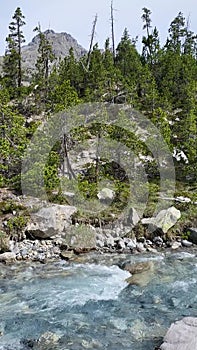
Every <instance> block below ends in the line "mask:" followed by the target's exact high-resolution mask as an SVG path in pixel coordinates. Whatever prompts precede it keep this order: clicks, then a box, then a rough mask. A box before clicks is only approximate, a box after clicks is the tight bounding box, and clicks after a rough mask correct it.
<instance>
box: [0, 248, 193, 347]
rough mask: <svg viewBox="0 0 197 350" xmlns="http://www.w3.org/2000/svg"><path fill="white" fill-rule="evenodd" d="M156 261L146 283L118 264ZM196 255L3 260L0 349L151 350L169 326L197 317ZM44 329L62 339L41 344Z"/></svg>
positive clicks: (0, 296) (0, 300)
mask: <svg viewBox="0 0 197 350" xmlns="http://www.w3.org/2000/svg"><path fill="white" fill-rule="evenodd" d="M127 260H128V261H131V262H133V263H135V262H138V261H146V260H152V261H153V263H154V267H155V268H154V273H153V275H152V276H151V280H150V282H149V283H148V284H147V285H146V286H143V287H140V286H133V285H128V284H127V282H126V281H125V280H126V279H127V277H129V276H130V274H129V273H128V272H126V271H123V270H121V269H120V268H119V267H118V266H117V264H118V263H120V261H127ZM196 282H197V258H196V256H195V254H189V253H184V252H183V253H176V254H172V253H169V254H166V255H163V254H158V255H155V256H149V255H143V256H140V255H136V256H133V255H130V256H121V255H117V256H113V257H109V256H105V257H102V256H94V255H92V257H91V259H89V262H87V263H83V264H82V263H75V264H74V263H72V264H69V263H67V262H58V263H50V264H47V265H42V264H40V265H39V264H31V265H30V264H24V263H23V264H19V265H15V266H12V267H9V266H4V265H1V271H0V334H2V335H1V336H0V350H19V349H20V350H27V349H30V348H31V349H32V348H33V349H39V350H40V349H43V350H55V349H57V350H68V349H69V350H80V349H108V350H116V349H117V350H154V348H155V347H156V346H158V345H159V344H161V341H162V337H163V335H164V334H165V333H166V330H167V328H168V327H169V325H170V323H171V322H173V321H175V320H177V319H180V318H182V317H184V316H190V315H191V316H196V315H197V293H196V292H197V287H196ZM45 332H53V333H55V334H56V335H57V337H58V339H59V340H58V341H57V342H54V343H53V344H48V345H47V346H46V344H45V346H44V347H42V346H43V345H42V344H39V343H36V342H35V341H34V340H36V339H38V338H39V337H40V336H41V335H42V334H43V333H45Z"/></svg>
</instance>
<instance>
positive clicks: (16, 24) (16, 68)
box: [3, 7, 25, 94]
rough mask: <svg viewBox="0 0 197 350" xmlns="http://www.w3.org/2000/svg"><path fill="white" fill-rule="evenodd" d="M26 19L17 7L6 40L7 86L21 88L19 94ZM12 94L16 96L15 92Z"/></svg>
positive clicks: (4, 62) (4, 65)
mask: <svg viewBox="0 0 197 350" xmlns="http://www.w3.org/2000/svg"><path fill="white" fill-rule="evenodd" d="M24 18H25V17H24V15H23V14H22V11H21V9H20V7H17V9H16V11H15V13H14V15H13V17H12V19H13V21H12V22H11V23H10V25H9V30H10V34H9V35H8V37H7V38H6V42H7V48H6V51H5V56H4V60H3V75H4V78H5V85H6V87H8V88H10V87H11V88H12V89H16V88H19V90H18V93H19V94H20V88H21V86H22V78H23V73H22V67H21V62H22V56H21V47H22V44H23V43H24V42H25V38H24V35H23V32H22V27H23V26H24V25H25V22H24ZM12 93H13V94H14V92H12Z"/></svg>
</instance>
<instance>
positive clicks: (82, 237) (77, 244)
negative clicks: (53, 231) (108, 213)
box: [65, 225, 96, 251]
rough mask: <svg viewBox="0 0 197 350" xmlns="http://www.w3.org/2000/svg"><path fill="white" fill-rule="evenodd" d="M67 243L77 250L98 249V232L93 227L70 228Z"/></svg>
mask: <svg viewBox="0 0 197 350" xmlns="http://www.w3.org/2000/svg"><path fill="white" fill-rule="evenodd" d="M65 243H66V244H67V245H68V246H69V247H72V248H73V249H74V250H75V251H76V249H82V250H83V249H87V250H91V249H95V248H96V232H95V230H93V228H91V226H86V225H78V226H73V227H70V229H68V230H67V233H66V235H65Z"/></svg>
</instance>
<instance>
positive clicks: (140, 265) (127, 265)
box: [120, 261, 154, 275]
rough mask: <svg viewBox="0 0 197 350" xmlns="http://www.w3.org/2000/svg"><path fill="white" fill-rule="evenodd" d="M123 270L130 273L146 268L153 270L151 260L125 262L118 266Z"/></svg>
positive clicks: (139, 271)
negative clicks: (133, 262)
mask: <svg viewBox="0 0 197 350" xmlns="http://www.w3.org/2000/svg"><path fill="white" fill-rule="evenodd" d="M120 267H121V268H122V269H123V270H126V271H129V272H130V273H131V274H132V275H134V274H138V273H142V272H145V271H148V270H153V267H154V264H153V261H143V262H138V263H135V264H132V263H131V262H125V263H123V264H122V265H121V266H120Z"/></svg>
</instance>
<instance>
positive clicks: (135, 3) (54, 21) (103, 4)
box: [0, 0, 197, 54]
mask: <svg viewBox="0 0 197 350" xmlns="http://www.w3.org/2000/svg"><path fill="white" fill-rule="evenodd" d="M110 3H111V0H1V2H0V4H1V5H0V54H3V53H4V50H5V37H6V35H7V34H8V25H9V22H10V21H11V17H12V15H13V13H14V11H15V9H16V7H18V6H19V7H21V9H22V12H23V13H24V15H25V20H26V23H27V24H26V25H25V26H24V27H23V31H24V34H25V38H26V42H27V43H28V42H29V41H31V39H32V37H33V36H34V33H33V28H35V26H36V25H37V24H38V22H40V23H41V27H42V29H43V30H45V29H48V28H50V29H54V30H55V31H56V32H67V33H70V34H71V35H72V36H73V37H74V38H76V39H77V40H78V42H79V43H80V44H81V45H82V46H84V47H85V48H88V47H89V42H90V33H91V29H92V22H93V20H94V16H95V14H96V13H97V14H98V24H97V28H96V38H95V41H97V42H98V43H99V46H100V47H103V45H104V42H105V39H106V38H107V37H109V36H110ZM143 7H147V8H149V9H150V10H151V11H152V21H153V25H154V26H155V25H156V27H157V28H158V30H159V32H160V36H161V38H162V40H164V39H165V38H166V36H167V29H168V27H169V25H170V23H171V21H172V20H173V19H174V17H175V16H176V15H177V14H178V12H179V11H181V12H183V14H184V15H185V17H186V18H187V17H188V16H189V18H190V24H191V29H192V30H193V31H195V32H196V33H197V1H196V0H165V1H162V0H160V1H159V0H114V8H115V9H116V10H115V11H114V16H115V34H116V43H118V42H119V40H120V38H121V35H122V32H123V30H124V28H125V27H127V28H128V30H129V33H130V35H131V37H135V36H137V35H138V36H139V38H140V37H141V36H142V20H141V15H142V8H143ZM139 41H140V39H139Z"/></svg>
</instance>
